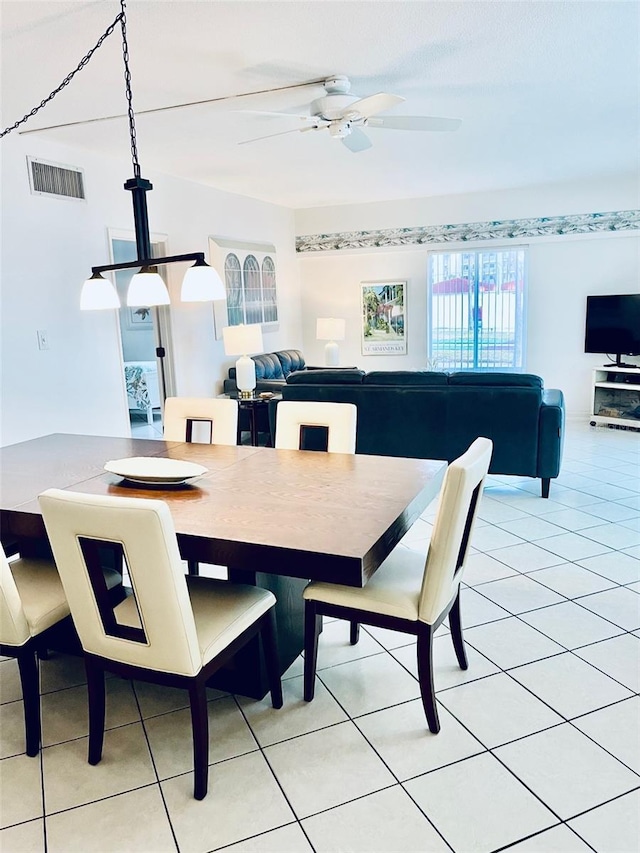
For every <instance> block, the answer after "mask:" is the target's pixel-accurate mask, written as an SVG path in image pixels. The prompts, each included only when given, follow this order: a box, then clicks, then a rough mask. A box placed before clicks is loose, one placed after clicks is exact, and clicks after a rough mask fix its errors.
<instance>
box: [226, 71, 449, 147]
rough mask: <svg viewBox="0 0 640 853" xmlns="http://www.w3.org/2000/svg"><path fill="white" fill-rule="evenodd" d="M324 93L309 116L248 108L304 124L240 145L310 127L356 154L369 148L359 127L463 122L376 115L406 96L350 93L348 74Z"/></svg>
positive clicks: (445, 127)
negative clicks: (362, 96)
mask: <svg viewBox="0 0 640 853" xmlns="http://www.w3.org/2000/svg"><path fill="white" fill-rule="evenodd" d="M324 89H325V93H326V94H325V95H324V96H323V97H321V98H317V99H316V100H315V101H312V102H311V105H310V109H309V115H297V114H295V113H275V112H264V111H260V110H247V111H246V112H254V113H255V112H257V113H259V114H261V115H271V116H285V117H288V118H292V117H293V118H297V119H299V120H300V121H303V122H305V126H304V127H296V128H293V130H284V131H280V133H270V134H267V135H266V136H257V137H255V138H254V139H245V140H243V141H242V142H240V143H239V144H240V145H247V144H248V143H251V142H258V141H259V140H261V139H269V138H271V137H273V136H284V135H285V134H287V133H297V132H300V133H304V132H305V131H309V130H327V131H328V132H329V136H331V137H332V138H333V139H340V140H341V141H342V144H343V145H345V146H346V147H347V148H348V149H349V150H350V151H353V152H354V153H357V152H358V151H365V150H366V149H367V148H371V146H372V142H371V140H370V139H369V137H368V136H367V134H366V133H364V131H363V130H362V128H363V127H367V128H381V129H386V130H422V131H425V130H426V131H451V130H457V129H458V128H459V127H460V125H461V124H462V119H459V118H439V117H437V116H379V115H378V113H381V112H384V111H385V110H388V109H391V107H395V106H396V105H397V104H401V103H402V102H403V101H404V100H405V99H404V98H402V97H400V95H390V94H387V93H385V92H379V93H378V94H377V95H369V96H368V97H366V98H359V97H358V96H357V95H352V94H349V93H350V90H351V83H350V82H349V79H348V78H347V77H344V76H342V75H335V76H333V77H328V78H327V79H326V80H325V81H324Z"/></svg>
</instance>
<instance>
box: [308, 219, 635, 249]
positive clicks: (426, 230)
mask: <svg viewBox="0 0 640 853" xmlns="http://www.w3.org/2000/svg"><path fill="white" fill-rule="evenodd" d="M635 230H640V210H617V211H612V212H609V213H578V214H574V215H571V216H543V217H540V218H537V219H504V220H502V221H495V222H463V223H459V224H457V225H423V226H416V227H415V228H387V229H385V230H380V231H344V232H342V233H339V234H313V235H308V236H302V237H297V238H296V251H297V252H329V251H336V250H337V249H376V248H379V247H381V246H382V247H384V246H419V245H422V244H426V243H465V242H469V241H472V240H506V239H515V240H522V239H523V238H527V237H548V236H558V235H567V234H590V233H594V232H597V231H635Z"/></svg>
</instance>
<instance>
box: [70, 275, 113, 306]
mask: <svg viewBox="0 0 640 853" xmlns="http://www.w3.org/2000/svg"><path fill="white" fill-rule="evenodd" d="M119 307H120V299H119V297H118V293H117V291H116V289H115V287H114V286H113V284H112V283H111V282H110V281H109V280H108V279H106V278H103V276H102V275H100V273H99V272H94V273H93V275H92V276H91V278H88V279H87V280H86V281H85V283H84V284H83V285H82V290H81V291H80V310H81V311H104V310H106V309H108V308H119Z"/></svg>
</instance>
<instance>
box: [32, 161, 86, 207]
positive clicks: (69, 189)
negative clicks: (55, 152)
mask: <svg viewBox="0 0 640 853" xmlns="http://www.w3.org/2000/svg"><path fill="white" fill-rule="evenodd" d="M27 161H28V164H29V183H30V184H31V192H32V193H33V194H34V195H53V196H57V197H58V198H76V199H83V198H84V197H85V195H84V178H83V174H82V171H81V170H80V169H77V168H75V167H73V166H61V165H60V164H58V163H49V162H47V161H46V160H36V159H35V158H34V157H27Z"/></svg>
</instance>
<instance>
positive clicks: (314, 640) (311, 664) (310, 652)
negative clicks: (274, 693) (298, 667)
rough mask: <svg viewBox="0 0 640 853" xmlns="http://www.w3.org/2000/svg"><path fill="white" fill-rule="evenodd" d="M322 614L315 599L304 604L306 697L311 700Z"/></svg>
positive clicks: (308, 700) (313, 689)
mask: <svg viewBox="0 0 640 853" xmlns="http://www.w3.org/2000/svg"><path fill="white" fill-rule="evenodd" d="M321 626H322V616H320V614H319V613H318V612H317V606H316V603H315V601H305V604H304V698H305V702H311V700H312V699H313V694H314V692H315V682H316V665H317V661H318V637H319V636H320V628H321Z"/></svg>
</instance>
